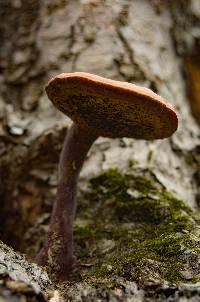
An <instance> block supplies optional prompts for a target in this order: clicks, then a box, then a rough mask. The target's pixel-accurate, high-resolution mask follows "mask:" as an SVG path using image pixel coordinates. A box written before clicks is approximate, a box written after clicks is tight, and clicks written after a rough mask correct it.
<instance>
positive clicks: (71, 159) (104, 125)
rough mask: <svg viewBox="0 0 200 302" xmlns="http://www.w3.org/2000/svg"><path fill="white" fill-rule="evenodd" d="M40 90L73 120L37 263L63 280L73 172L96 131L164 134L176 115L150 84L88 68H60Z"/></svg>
mask: <svg viewBox="0 0 200 302" xmlns="http://www.w3.org/2000/svg"><path fill="white" fill-rule="evenodd" d="M46 92H47V95H48V97H49V99H50V100H51V101H52V103H53V104H54V105H55V107H57V108H58V109H59V110H60V111H62V112H63V113H64V114H66V115H67V116H68V117H70V118H71V119H72V120H73V123H72V126H71V128H70V129H69V130H68V131H67V135H66V138H65V141H64V146H63V149H62V152H61V156H60V161H59V171H58V189H57V196H56V199H55V202H54V205H53V211H52V216H51V222H50V230H49V234H48V239H47V241H46V243H45V244H44V247H43V248H42V249H41V251H40V252H39V254H38V256H37V262H38V263H39V264H40V265H52V267H53V269H54V271H55V274H56V276H57V278H58V279H59V280H65V279H66V278H68V276H69V274H70V272H71V269H72V264H73V222H74V216H75V212H76V192H77V182H78V177H79V174H80V170H81V167H82V165H83V162H84V160H85V158H86V155H87V152H88V150H89V149H90V147H91V145H92V144H93V142H94V141H95V140H96V139H97V138H98V137H99V136H104V137H110V138H120V137H129V138H136V139H145V140H153V139H162V138H166V137H169V136H171V135H172V133H173V132H174V131H175V130H176V129H177V126H178V119H177V115H176V113H175V111H174V109H173V108H172V107H171V105H169V104H168V103H167V102H166V101H165V100H164V99H163V98H162V97H160V96H159V95H157V94H155V93H154V92H153V91H151V90H150V89H148V88H144V87H139V86H136V85H134V84H131V83H126V82H119V81H114V80H110V79H106V78H103V77H100V76H96V75H93V74H89V73H84V72H74V73H62V74H60V75H58V76H56V77H54V78H53V79H52V80H50V81H49V83H48V84H47V86H46Z"/></svg>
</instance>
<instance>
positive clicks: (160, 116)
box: [46, 72, 178, 140]
mask: <svg viewBox="0 0 200 302" xmlns="http://www.w3.org/2000/svg"><path fill="white" fill-rule="evenodd" d="M46 92H47V95H48V97H49V99H50V100H51V101H52V103H53V104H54V105H55V107H57V108H58V109H59V110H60V111H62V112H63V113H64V114H66V115H67V116H68V117H70V118H71V119H72V120H73V121H74V122H75V123H77V124H78V125H79V126H82V127H90V128H92V129H93V131H94V132H95V133H96V134H97V135H98V136H106V137H112V138H115V137H130V138H136V139H146V140H150V139H161V138H165V137H169V136H170V135H172V133H173V132H174V131H176V129H177V126H178V118H177V115H176V113H175V111H174V109H173V108H172V106H171V105H169V104H168V103H167V102H166V101H165V100H164V99H163V98H162V97H160V96H159V95H157V94H156V93H154V92H153V91H151V90H150V89H148V88H144V87H140V86H136V85H134V84H131V83H127V82H119V81H114V80H110V79H106V78H103V77H100V76H96V75H93V74H90V73H85V72H74V73H62V74H60V75H58V76H56V77H54V78H53V79H52V80H50V81H49V83H48V84H47V86H46Z"/></svg>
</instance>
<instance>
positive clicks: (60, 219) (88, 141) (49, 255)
mask: <svg viewBox="0 0 200 302" xmlns="http://www.w3.org/2000/svg"><path fill="white" fill-rule="evenodd" d="M96 138H97V135H96V134H95V133H94V132H93V131H92V130H91V128H88V127H87V128H86V127H84V128H83V127H80V126H78V125H77V124H75V123H73V124H72V126H71V128H70V129H69V130H68V131H67V135H66V137H65V141H64V145H63V149H62V152H61V156H60V161H59V170H58V189H57V196H56V199H55V202H54V205H53V211H52V215H51V222H50V230H49V234H48V239H47V241H46V243H45V244H44V247H43V248H42V249H41V251H40V252H39V254H38V256H37V258H36V260H37V262H38V264H40V265H50V266H51V267H53V269H54V271H55V274H56V275H57V277H58V278H59V279H60V280H64V279H66V277H67V276H68V275H69V273H70V271H71V269H72V264H73V221H74V216H75V212H76V192H77V181H78V177H79V174H80V170H81V167H82V165H83V162H84V159H85V157H86V155H87V152H88V151H89V149H90V147H91V145H92V144H93V142H94V141H95V140H96Z"/></svg>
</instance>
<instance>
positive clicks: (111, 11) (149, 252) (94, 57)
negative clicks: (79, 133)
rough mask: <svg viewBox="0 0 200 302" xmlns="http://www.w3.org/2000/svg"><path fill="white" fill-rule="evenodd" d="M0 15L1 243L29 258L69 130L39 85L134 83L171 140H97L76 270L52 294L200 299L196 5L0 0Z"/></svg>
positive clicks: (81, 206) (83, 195)
mask: <svg viewBox="0 0 200 302" xmlns="http://www.w3.org/2000/svg"><path fill="white" fill-rule="evenodd" d="M0 16H1V23H0V136H1V141H0V145H1V148H0V154H1V157H0V197H1V198H0V202H1V212H0V220H1V225H0V239H2V240H3V241H4V242H5V243H6V244H8V245H11V246H12V247H13V248H14V249H15V250H17V251H19V252H23V253H26V255H28V257H29V259H30V261H34V257H35V255H36V253H37V252H38V251H39V249H40V248H41V246H42V245H43V242H44V237H45V235H46V234H47V232H48V226H49V220H50V212H51V209H52V203H53V200H54V197H55V193H56V185H57V164H58V158H59V152H60V150H61V146H62V141H63V139H64V135H65V132H66V126H68V125H69V124H70V121H69V120H68V119H67V118H66V117H65V116H64V115H63V114H61V113H59V112H58V111H57V110H56V109H55V108H54V107H53V106H52V104H51V103H50V101H49V100H48V98H47V96H46V95H45V92H44V85H45V84H46V82H47V81H48V80H49V79H50V78H51V77H52V76H54V75H57V74H59V73H61V72H74V71H84V72H91V73H95V74H98V75H101V76H105V77H108V78H111V79H116V80H121V81H128V82H133V83H136V84H138V85H143V86H146V87H149V88H151V89H152V90H153V91H154V92H156V93H158V94H160V95H161V96H163V97H164V98H165V99H167V100H168V101H169V102H170V103H171V104H172V105H173V106H174V108H175V110H176V111H177V113H178V117H179V128H178V131H177V132H176V133H175V134H174V135H173V136H172V137H171V138H169V139H165V140H158V141H148V142H146V141H142V140H140V141H139V140H133V139H126V138H123V139H108V138H99V139H98V140H97V141H96V142H95V144H94V145H93V147H92V149H91V151H90V152H89V154H88V157H87V160H86V162H85V164H84V167H83V170H82V172H81V179H80V182H79V193H78V212H77V216H76V222H75V225H74V236H75V255H76V259H77V260H76V265H75V268H74V273H73V274H72V276H71V282H70V284H68V285H67V286H66V284H64V285H61V284H60V285H55V287H56V286H57V287H56V288H58V290H59V291H60V292H61V295H63V296H66V297H68V298H69V299H71V300H72V301H86V300H87V301H97V300H98V299H99V301H156V300H155V299H157V298H160V299H161V300H159V301H165V300H167V299H168V297H169V296H170V298H171V299H174V300H170V301H179V300H178V299H179V298H178V294H182V295H183V296H184V295H185V297H187V293H186V292H188V291H189V292H190V294H191V295H196V300H195V301H200V300H198V299H199V298H198V297H197V295H198V293H200V287H198V286H197V285H190V283H195V282H197V281H198V280H200V269H199V252H200V247H199V216H198V208H199V205H200V190H199V183H200V174H199V167H200V156H199V154H200V151H199V150H200V147H199V146H200V135H199V134H200V131H199V126H198V124H200V84H199V83H200V56H199V53H200V5H199V1H198V0H174V1H160V0H152V1H148V0H116V1H111V0H76V1H75V0H55V1H49V0H43V1H39V0H6V1H5V0H0ZM193 115H194V117H193ZM49 277H50V278H51V273H49ZM183 283H184V284H185V283H187V285H185V287H184V286H182V285H181V284H183ZM66 288H67V289H66ZM194 288H195V290H196V292H195V293H194ZM151 295H152V296H151ZM134 297H135V298H136V300H134ZM131 299H133V300H131ZM147 299H149V300H147ZM151 299H152V300H151ZM162 299H163V300H162ZM188 299H189V298H188Z"/></svg>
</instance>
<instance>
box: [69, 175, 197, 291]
mask: <svg viewBox="0 0 200 302" xmlns="http://www.w3.org/2000/svg"><path fill="white" fill-rule="evenodd" d="M80 199H81V200H79V207H78V215H77V221H76V225H75V242H76V253H77V259H79V265H80V267H79V269H78V270H79V272H80V275H79V277H80V278H82V279H84V280H85V279H90V282H97V281H98V282H99V281H101V282H112V281H113V282H114V281H115V280H116V279H118V278H124V279H126V280H131V281H136V282H137V283H139V284H140V285H141V286H143V284H144V283H145V282H147V281H148V280H152V279H153V280H155V279H156V280H159V281H161V282H162V281H163V280H167V281H169V282H170V283H173V284H177V283H180V282H181V281H186V279H187V281H188V280H190V281H192V280H195V281H196V280H198V279H199V276H200V275H199V273H200V271H199V266H198V254H199V250H200V247H199V238H198V234H197V230H198V215H197V213H195V212H194V211H193V210H192V209H191V208H190V207H188V206H187V205H186V204H185V203H184V202H183V201H182V200H180V199H178V198H176V197H174V196H173V195H172V194H171V193H169V192H167V191H166V190H164V189H161V188H160V187H159V186H158V184H157V183H155V182H153V181H152V180H149V179H147V178H145V177H143V176H133V175H131V174H127V175H122V174H121V173H120V172H119V171H117V170H115V169H112V170H109V171H107V172H106V173H103V174H101V175H99V176H98V177H95V178H93V179H91V180H90V183H89V190H88V191H87V192H85V193H83V195H82V196H81V198H80ZM185 272H187V273H185Z"/></svg>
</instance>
